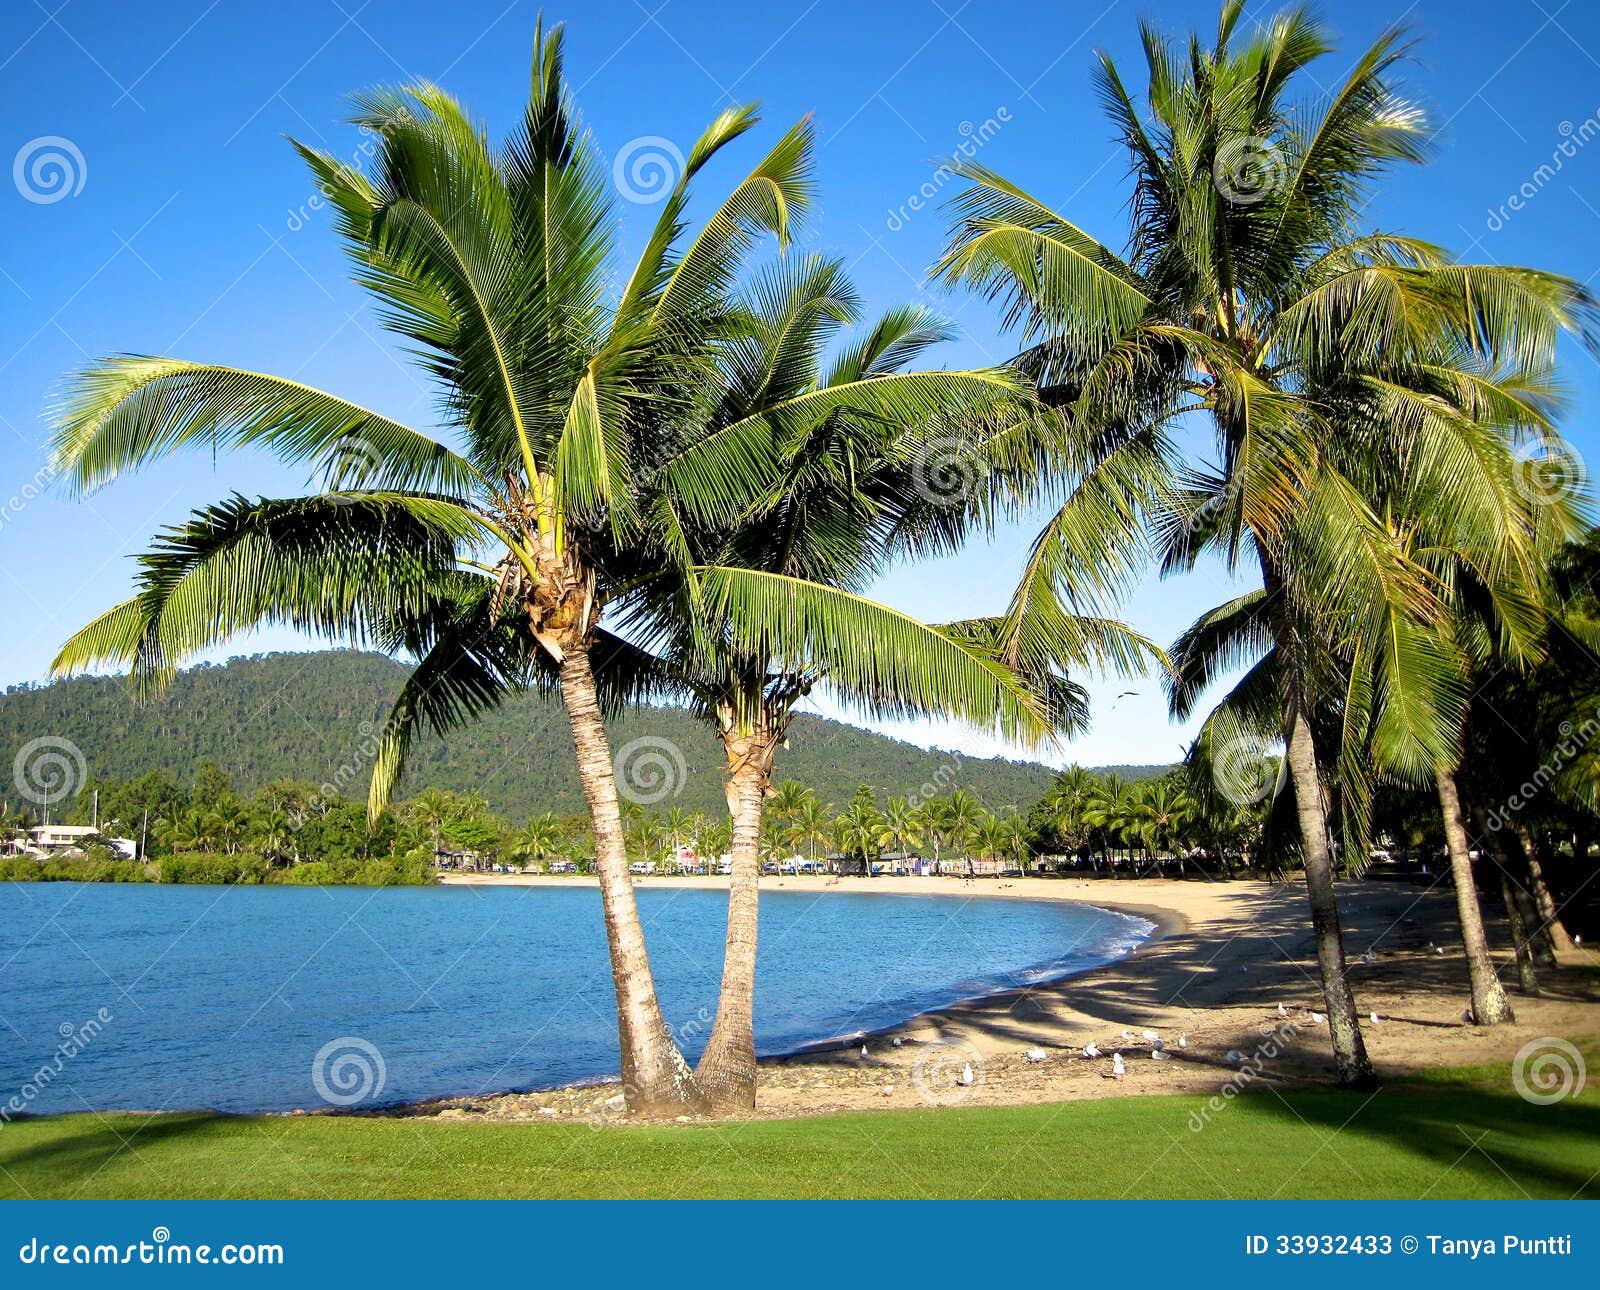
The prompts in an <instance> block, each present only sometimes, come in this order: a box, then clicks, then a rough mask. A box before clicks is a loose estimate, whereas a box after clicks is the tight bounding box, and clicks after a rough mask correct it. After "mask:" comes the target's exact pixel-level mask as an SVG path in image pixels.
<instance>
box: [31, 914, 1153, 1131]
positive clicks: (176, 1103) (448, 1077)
mask: <svg viewBox="0 0 1600 1290" xmlns="http://www.w3.org/2000/svg"><path fill="white" fill-rule="evenodd" d="M639 905H640V908H641V911H642V914H643V917H644V919H645V923H646V929H647V935H648V937H649V941H650V950H651V961H652V966H653V968H654V970H655V975H656V982H657V986H658V989H659V990H660V993H661V1000H662V1007H663V1010H664V1011H665V1013H666V1016H667V1019H668V1021H669V1023H671V1024H672V1025H673V1028H674V1030H675V1031H676V1032H677V1033H678V1035H679V1038H680V1041H681V1043H682V1045H683V1047H684V1049H685V1051H686V1052H687V1053H688V1054H689V1055H690V1057H691V1059H692V1057H693V1056H694V1055H695V1054H697V1053H698V1052H699V1050H700V1048H701V1046H702V1045H703V1043H704V1040H705V1037H706V1035H707V1033H709V1030H710V1021H711V1017H712V1014H713V1010H714V1009H715V1007H716V991H717V984H718V977H719V974H720V970H721V959H722V937H723V931H724V927H725V923H726V916H727V915H726V909H727V897H726V894H725V893H723V892H719V891H710V890H706V891H700V890H694V889H676V890H662V889H652V890H643V891H640V892H639ZM1149 930H1150V924H1148V923H1146V922H1144V921H1143V920H1140V919H1135V918H1130V917H1126V916H1124V915H1119V914H1112V913H1107V912H1105V911H1103V910H1097V909H1090V908H1088V907H1085V906H1080V905H1069V904H1062V903H1058V902H1045V901H1013V900H981V899H980V900H968V899H963V898H962V897H960V896H896V895H854V894H848V895H846V894H837V893H827V894H821V893H806V892H784V891H770V892H763V893H762V896H761V957H760V965H759V969H760V970H759V976H758V990H757V1000H756V1016H757V1042H758V1044H759V1046H760V1048H761V1050H762V1051H763V1052H766V1053H771V1052H782V1051H786V1050H788V1049H792V1048H795V1047H798V1046H800V1045H802V1044H805V1043H808V1042H812V1041H816V1040H822V1039H827V1038H830V1037H833V1036H843V1035H850V1034H852V1033H854V1032H855V1031H858V1030H872V1029H874V1028H876V1027H878V1026H883V1025H888V1024H891V1023H894V1022H896V1021H900V1020H904V1019H905V1018H908V1017H911V1016H913V1015H915V1014H916V1013H918V1012H923V1011H926V1010H927V1009H929V1008H937V1007H942V1006H945V1005H947V1004H950V1003H953V1002H955V1001H956V1000H958V999H963V998H970V997H972V996H975V995H980V994H985V993H989V992H991V991H994V990H998V989H1004V988H1008V987H1011V986H1017V985H1022V984H1026V983H1028V982H1030V981H1037V980H1041V979H1044V978H1047V977H1052V976H1060V975H1064V974H1067V973H1071V972H1077V971H1082V970H1084V969H1086V968H1089V967H1093V966H1096V965H1098V964H1101V963H1104V962H1107V961H1109V960H1110V959H1113V958H1116V957H1119V956H1120V955H1122V954H1124V953H1126V952H1127V951H1128V950H1130V949H1131V948H1133V947H1134V946H1135V945H1137V944H1138V942H1139V941H1140V940H1141V939H1143V937H1144V936H1145V935H1146V934H1147V933H1148V932H1149ZM0 982H3V987H0V1107H4V1106H5V1105H6V1102H7V1099H8V1098H11V1097H12V1096H13V1094H14V1093H18V1092H19V1090H21V1091H22V1098H23V1102H24V1103H25V1107H26V1110H27V1111H29V1112H32V1113H46V1112H61V1111H82V1110H87V1109H90V1108H93V1109H96V1110H109V1109H162V1108H165V1109H177V1108H197V1107H209V1108H214V1109H217V1110H222V1111H261V1110H288V1109H291V1108H294V1107H314V1106H318V1105H321V1104H322V1100H323V1099H322V1097H321V1096H320V1095H319V1089H318V1086H317V1084H316V1083H315V1082H314V1080H313V1073H314V1072H313V1067H314V1064H315V1063H316V1061H317V1055H318V1053H319V1052H321V1051H322V1050H323V1049H324V1046H325V1045H327V1044H329V1043H330V1041H333V1040H336V1039H340V1038H343V1037H347V1036H354V1037H358V1038H360V1039H362V1040H365V1041H366V1042H367V1043H368V1044H370V1045H372V1046H373V1047H374V1048H375V1050H376V1052H377V1053H378V1054H381V1058H382V1064H383V1080H382V1087H381V1089H380V1088H377V1087H375V1086H374V1085H375V1080H374V1079H373V1078H372V1077H370V1076H361V1075H360V1072H359V1066H353V1067H350V1068H348V1069H345V1070H343V1072H342V1074H341V1072H340V1071H338V1070H335V1069H332V1068H331V1067H330V1066H329V1063H330V1062H333V1061H334V1057H333V1056H332V1055H330V1056H326V1057H325V1058H324V1084H325V1085H326V1086H327V1087H330V1088H332V1089H333V1090H334V1092H335V1095H336V1096H342V1095H344V1093H345V1091H348V1090H360V1091H364V1092H365V1094H366V1095H365V1097H364V1099H363V1100H364V1101H365V1102H368V1103H377V1102H400V1101H411V1100H415V1099H420V1098H426V1097H434V1096H442V1095H449V1094H475V1093H484V1092H497V1091H504V1090H508V1089H529V1088H541V1087H550V1086H553V1085H556V1084H562V1083H567V1082H571V1081H575V1080H583V1079H588V1078H595V1077H601V1076H605V1075H608V1074H613V1073H614V1072H615V1071H616V1069H617V1042H616V1030H615V1025H616V1021H615V1009H614V1003H613V996H612V992H611V980H610V973H609V969H608V966H607V958H606V952H605V937H604V932H603V930H602V927H601V922H600V898H599V893H598V892H597V891H596V890H595V889H594V888H591V887H572V888H548V887H540V888H532V887H520V888H517V887H500V888H490V889H471V888H463V887H443V888H400V889H387V890H385V889H377V890H365V889H358V888H349V887H333V888H325V889H322V888H307V887H231V888H228V887H154V886H151V887H134V886H107V885H93V884H76V883H42V884H17V883H0ZM102 1009H104V1010H105V1012H104V1013H103V1014H102V1013H101V1010H102ZM101 1017H103V1018H105V1019H104V1020H96V1021H95V1023H94V1025H92V1026H91V1027H90V1028H89V1032H88V1033H87V1035H86V1037H85V1038H84V1039H83V1040H82V1041H81V1042H80V1043H78V1044H76V1047H77V1049H78V1051H77V1052H76V1053H75V1054H71V1055H59V1049H60V1048H61V1046H62V1045H63V1044H64V1043H65V1042H66V1041H65V1040H64V1039H63V1036H65V1035H67V1034H68V1033H69V1032H82V1031H83V1027H84V1025H85V1023H86V1022H90V1021H91V1019H96V1018H101ZM96 1032H97V1033H96ZM68 1046H69V1047H71V1046H72V1045H68ZM358 1061H364V1062H365V1064H366V1066H367V1067H368V1069H375V1063H374V1062H373V1061H372V1059H371V1057H370V1055H368V1056H364V1057H363V1056H361V1055H358ZM58 1065H59V1067H60V1071H59V1073H56V1069H55V1068H56V1067H57V1066H58ZM41 1066H48V1067H49V1068H50V1072H51V1078H50V1079H48V1080H47V1081H45V1082H43V1084H42V1086H41V1085H40V1083H39V1081H37V1080H36V1079H35V1075H36V1073H37V1072H38V1071H39V1069H40V1067H41ZM363 1078H364V1079H365V1080H366V1083H367V1086H371V1087H367V1088H363V1086H362V1085H361V1084H360V1083H359V1082H358V1081H359V1080H360V1079H363ZM341 1079H345V1080H349V1081H351V1082H349V1083H341ZM14 1111H15V1108H13V1113H14Z"/></svg>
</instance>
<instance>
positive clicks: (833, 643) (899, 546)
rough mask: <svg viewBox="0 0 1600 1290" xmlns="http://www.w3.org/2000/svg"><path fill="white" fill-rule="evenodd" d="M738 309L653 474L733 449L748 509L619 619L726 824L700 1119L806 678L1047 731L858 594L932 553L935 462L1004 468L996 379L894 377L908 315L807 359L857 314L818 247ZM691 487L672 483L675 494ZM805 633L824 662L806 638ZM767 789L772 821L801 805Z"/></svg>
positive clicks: (747, 975)
mask: <svg viewBox="0 0 1600 1290" xmlns="http://www.w3.org/2000/svg"><path fill="white" fill-rule="evenodd" d="M741 304H742V306H743V308H742V310H741V323H742V326H741V331H740V334H739V335H738V337H737V339H736V341H735V342H734V343H733V344H731V345H729V346H728V347H727V349H726V351H725V355H724V361H723V363H722V365H721V368H720V385H719V386H718V387H717V388H716V389H715V390H714V392H713V394H712V397H713V398H714V402H715V410H714V412H713V415H712V423H713V424H714V425H715V426H717V427H718V429H717V430H716V431H715V433H714V434H713V435H711V436H708V438H707V439H706V440H705V441H704V443H703V444H702V445H700V446H698V447H697V448H692V449H690V450H689V451H688V452H687V453H685V454H684V456H683V457H681V458H680V459H679V460H678V461H676V462H673V463H669V465H668V466H667V468H666V469H665V470H664V471H663V488H664V502H665V503H667V504H674V505H675V503H676V496H677V495H676V493H675V491H674V490H675V489H676V488H677V487H678V486H679V483H680V479H679V470H680V468H681V466H682V465H684V464H685V463H689V462H691V461H692V460H693V459H694V458H695V456H696V454H697V453H703V454H725V453H727V452H728V451H729V445H734V444H738V445H741V447H740V449H739V450H740V451H741V452H742V453H744V454H746V455H749V454H751V453H755V454H758V455H759V458H760V459H761V460H764V461H768V462H770V463H771V464H772V471H771V474H770V475H769V477H768V478H767V480H766V482H765V487H764V488H763V490H762V491H761V493H760V495H759V496H757V497H755V498H754V499H753V500H752V501H750V502H749V503H748V504H745V505H743V506H742V507H737V508H734V507H729V508H727V510H726V511H725V513H724V515H723V516H722V517H721V518H720V520H718V521H716V522H713V523H711V524H705V523H695V522H692V521H690V522H685V523H684V524H683V525H682V529H681V532H682V538H681V541H682V545H683V547H684V549H685V551H686V552H688V553H689V555H690V556H691V557H692V559H691V560H690V562H689V563H688V565H687V567H686V568H685V569H683V570H682V571H681V576H678V577H675V578H674V577H667V576H662V577H658V578H655V579H653V580H641V582H640V584H639V585H640V594H639V596H638V597H637V599H636V600H635V601H634V602H632V603H633V608H634V617H633V618H632V619H630V620H629V629H630V630H629V634H630V637H631V638H633V639H634V640H635V641H636V642H637V643H638V644H639V645H641V646H642V647H643V648H644V649H646V650H649V651H651V652H652V657H653V661H654V663H655V664H656V666H658V667H659V668H660V669H661V670H662V672H663V674H664V675H666V676H668V677H670V678H671V680H672V682H673V683H674V684H675V685H677V686H678V687H680V688H682V689H684V690H687V691H688V692H689V693H690V694H691V695H693V696H694V707H695V709H696V710H697V711H698V712H699V713H700V715H701V716H702V717H703V718H704V719H705V720H706V721H707V722H708V723H709V724H710V725H711V726H712V728H713V729H714V730H715V731H716V733H717V735H718V737H719V739H720V740H721V742H722V745H723V750H724V754H725V776H726V785H725V788H726V794H727V799H728V805H729V811H730V814H731V817H732V822H733V851H732V856H733V874H732V882H731V884H730V892H729V917H728V928H727V947H726V957H725V959H724V965H723V989H722V994H721V999H720V1001H719V1005H718V1010H717V1021H716V1023H715V1024H714V1025H713V1027H712V1032H711V1036H710V1039H709V1041H708V1043H707V1046H706V1049H705V1052H704V1054H703V1055H702V1057H701V1059H700V1062H699V1064H698V1066H697V1069H696V1076H697V1079H698V1081H699V1084H700V1087H701V1090H702V1092H703V1094H704V1096H705V1097H706V1098H707V1099H708V1100H709V1101H710V1103H711V1104H712V1105H714V1106H716V1107H718V1108H732V1107H736V1106H748V1105H751V1104H753V1101H754V1096H755V1044H754V1031H753V1011H752V1010H753V1005H754V981H755V953H756V945H757V936H758V930H759V929H758V921H759V919H758V913H759V895H758V881H759V876H760V857H759V840H760V839H761V838H762V837H763V836H764V834H763V820H764V818H765V811H766V809H767V808H766V803H767V799H768V797H769V796H771V795H772V794H773V792H774V789H773V775H774V767H775V763H776V759H777V756H778V752H779V750H780V748H781V747H782V745H783V743H784V742H785V740H786V738H787V734H788V730H789V727H790V724H791V722H792V721H793V718H794V713H795V710H796V708H797V705H799V703H800V702H801V701H802V700H803V699H804V698H805V697H806V696H807V695H808V694H809V693H810V692H811V691H812V690H813V689H814V688H815V687H818V686H826V685H831V686H833V687H834V688H835V689H836V690H837V689H840V688H841V683H842V689H843V693H844V697H845V698H847V699H848V700H850V701H851V702H852V703H853V705H854V706H855V707H856V708H857V709H858V710H861V711H863V712H866V713H870V714H871V715H874V716H880V717H895V716H902V715H906V714H913V713H915V714H934V715H941V716H947V717H959V718H965V719H968V720H973V721H979V722H982V723H984V724H988V725H995V724H998V725H999V726H1000V727H1001V728H1003V729H1005V730H1007V731H1010V732H1012V733H1017V734H1020V735H1022V736H1024V737H1027V738H1030V739H1035V740H1036V739H1039V738H1041V737H1043V736H1044V735H1046V734H1048V733H1049V731H1050V720H1049V714H1048V710H1047V704H1046V701H1045V699H1044V698H1042V697H1041V696H1039V695H1037V694H1036V693H1034V691H1033V689H1031V688H1030V687H1028V686H1025V685H1024V683H1023V681H1022V680H1021V679H1020V678H1018V677H1016V676H1015V675H1013V674H1012V672H1011V671H1010V670H1009V669H1008V668H1006V667H1005V666H1004V665H1003V664H1002V662H1001V661H999V660H997V659H996V658H995V657H993V655H992V654H991V653H990V651H988V649H987V648H986V647H985V646H984V644H983V643H982V642H981V641H980V640H978V639H976V638H974V637H973V636H972V635H971V634H970V633H966V632H949V633H947V632H943V631H939V630H936V629H933V628H929V627H927V626H924V625H923V624H920V623H917V622H915V621H914V620H912V619H910V618H908V617H907V616H905V615H903V614H900V613H898V612H896V611H894V610H893V609H891V608H889V607H888V606H885V605H882V604H879V603H877V602H874V601H872V600H870V599H868V598H867V597H866V596H864V595H863V594H862V593H863V591H864V590H865V588H866V585H867V584H868V583H869V582H870V581H871V580H872V579H873V578H874V577H875V576H876V575H877V574H879V573H880V572H882V570H883V569H885V568H886V567H887V566H888V564H889V563H890V561H892V560H893V559H895V558H897V557H899V556H904V555H908V554H921V553H925V552H928V551H932V550H943V549H948V548H949V546H950V545H951V544H952V543H953V542H954V541H955V540H957V539H958V538H959V536H960V535H961V533H962V532H963V531H964V529H965V527H966V525H967V523H968V517H969V511H968V510H966V509H963V508H952V507H950V506H949V505H948V499H947V498H945V497H944V496H942V495H941V494H940V493H939V492H938V490H937V489H936V488H935V487H933V486H932V482H933V481H932V476H933V474H934V472H935V471H936V470H937V469H938V466H939V463H940V460H941V458H940V454H942V453H945V452H949V451H951V450H953V449H960V448H970V449H971V450H972V451H974V452H982V453H986V454H989V455H992V456H994V457H995V459H996V464H997V467H998V468H999V469H1000V470H1002V471H1003V470H1004V469H1005V468H1006V462H1005V458H1004V447H1005V445H1006V444H1007V442H1008V438H1007V436H1008V434H1009V433H1010V432H1011V431H1012V429H1013V428H1014V426H1015V424H1016V422H1017V421H1018V420H1019V419H1022V418H1025V417H1026V415H1027V414H1028V411H1029V405H1028V402H1027V400H1026V399H1025V397H1023V392H1022V390H1021V388H1020V385H1019V381H1018V378H1017V377H1016V375H1015V373H1013V372H1010V371H1008V370H1005V369H980V370H974V371H948V370H914V369H913V370H908V369H910V364H911V363H912V361H913V360H915V359H916V358H918V356H920V355H921V354H922V353H923V352H924V351H925V350H926V349H927V348H928V347H929V346H931V345H933V344H935V343H937V342H938V341H940V340H943V339H944V338H945V337H946V336H947V334H948V329H947V328H946V326H945V325H944V324H943V323H942V322H940V320H938V319H937V318H936V317H934V316H933V315H932V314H930V313H928V312H927V311H926V310H923V309H918V308H901V309H895V310H891V311H889V312H888V313H886V314H885V315H883V316H882V317H881V318H879V319H878V320H877V321H876V322H874V323H873V324H872V325H871V326H869V327H866V328H864V329H863V330H862V332H861V334H860V335H859V336H858V337H856V338H854V339H852V340H848V341H846V342H845V343H844V344H843V345H842V347H841V349H840V351H839V353H838V355H837V357H836V358H835V359H834V361H833V362H832V363H831V364H825V362H824V354H825V351H826V349H827V347H828V345H829V343H830V341H832V340H834V339H835V338H836V336H837V334H838V333H839V331H840V330H841V329H842V328H844V327H845V326H847V325H849V324H851V323H854V322H856V321H857V320H858V316H859V312H860V307H859V302H858V300H857V298H856V295H855V293H854V291H853V289H852V288H851V286H850V283H849V281H848V279H847V278H846V276H845V273H844V270H843V267H842V265H841V264H840V263H839V262H837V261H834V260H830V259H827V258H825V257H822V256H818V255H811V256H805V257H801V258H798V259H795V260H792V261H790V262H787V263H785V264H782V265H780V266H777V267H776V268H774V269H772V270H770V271H768V272H766V273H764V274H762V275H760V276H759V277H757V278H756V279H755V280H754V281H753V282H752V283H751V284H750V286H749V287H748V289H747V290H746V291H745V292H744V293H743V294H742V296H741ZM694 464H696V465H697V466H698V464H699V463H698V462H697V461H696V462H695V463H694ZM697 479H698V474H693V475H687V476H685V480H684V482H686V483H687V484H688V485H689V489H688V491H689V492H691V493H692V492H693V491H694V489H695V488H696V486H697V483H696V481H697ZM1002 486H1003V485H997V487H1002ZM705 500H706V502H707V503H708V504H709V503H711V502H712V501H713V500H714V499H705ZM694 509H698V510H702V511H703V510H704V509H705V507H699V508H694ZM805 588H810V590H804V589H805ZM823 588H826V589H827V594H826V595H823V594H821V589H823ZM763 589H765V590H763ZM773 589H778V590H781V591H782V592H783V594H784V595H785V596H787V597H789V598H790V599H789V602H788V604H787V605H786V606H785V607H784V608H783V609H782V612H781V613H779V614H776V615H774V616H772V617H770V618H769V619H768V620H767V623H766V627H767V630H766V632H765V634H764V635H763V636H762V637H761V638H760V639H759V641H758V642H752V641H751V640H750V639H749V638H748V636H747V635H746V634H745V633H742V632H730V631H728V630H726V629H725V627H723V626H720V624H723V623H724V620H725V619H726V616H727V615H728V613H729V611H730V609H734V610H736V611H740V612H744V611H748V609H750V608H752V607H753V606H750V605H748V604H744V603H743V602H744V601H745V599H746V597H748V596H749V595H750V593H751V592H752V591H758V592H759V593H760V594H761V595H762V596H763V598H764V600H765V601H766V603H773V604H776V603H778V602H777V601H776V599H775V598H774V597H773V596H772V594H771V593H772V590H773ZM1102 630H1103V631H1105V632H1107V633H1109V632H1110V628H1109V627H1102ZM817 637H825V638H826V640H827V650H826V651H821V650H818V649H817V648H815V647H814V646H813V645H812V643H811V642H812V640H813V638H817ZM845 654H852V655H855V656H857V657H859V658H861V659H872V658H877V659H880V660H882V661H883V664H884V666H881V667H880V668H879V669H878V670H877V673H876V676H875V679H874V683H873V684H872V685H870V686H867V687H862V686H860V685H857V684H852V683H851V681H850V679H849V674H848V672H846V673H845V674H844V675H843V676H841V670H840V667H839V665H838V663H837V662H836V661H830V656H831V657H832V659H834V660H837V659H838V658H839V657H840V656H841V655H845ZM778 791H780V792H784V793H785V797H786V800H785V801H784V802H782V803H778V804H777V805H778V807H779V809H780V810H783V811H785V812H787V811H790V810H795V809H797V808H796V807H795V806H794V805H793V803H797V802H801V801H803V800H804V798H803V795H802V794H801V793H800V792H798V791H794V790H787V789H785V790H778Z"/></svg>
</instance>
